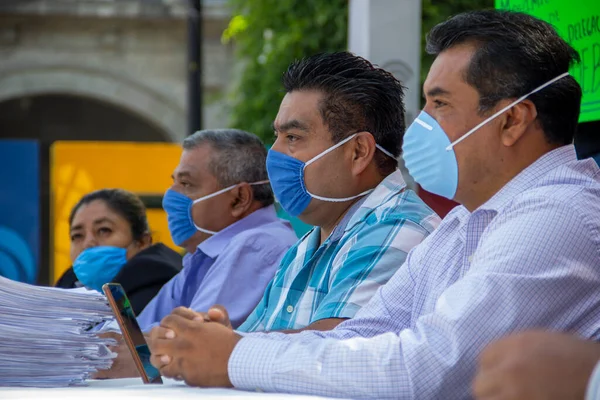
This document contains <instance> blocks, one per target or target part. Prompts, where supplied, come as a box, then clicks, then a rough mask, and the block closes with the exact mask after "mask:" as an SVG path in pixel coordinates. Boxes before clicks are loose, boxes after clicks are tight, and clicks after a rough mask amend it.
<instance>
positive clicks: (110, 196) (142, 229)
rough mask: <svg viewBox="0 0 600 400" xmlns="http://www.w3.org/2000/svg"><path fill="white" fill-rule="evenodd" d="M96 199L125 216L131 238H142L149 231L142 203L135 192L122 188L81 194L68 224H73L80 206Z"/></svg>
mask: <svg viewBox="0 0 600 400" xmlns="http://www.w3.org/2000/svg"><path fill="white" fill-rule="evenodd" d="M96 200H102V201H104V202H105V203H106V205H107V206H108V208H110V209H111V210H112V211H114V212H115V213H117V214H119V215H120V216H122V217H123V218H125V220H126V221H127V222H128V223H129V227H130V228H131V235H132V236H133V240H142V238H143V237H144V235H146V234H148V233H149V232H150V227H149V225H148V218H147V217H146V207H145V206H144V203H142V200H140V198H139V197H137V196H136V195H135V194H133V193H131V192H128V191H127V190H123V189H102V190H97V191H95V192H91V193H88V194H86V195H85V196H83V197H82V198H81V200H79V202H77V204H75V207H73V209H72V210H71V214H70V215H69V226H70V225H72V224H73V218H74V217H75V213H76V212H77V210H79V208H81V206H83V205H87V204H90V203H91V202H93V201H96Z"/></svg>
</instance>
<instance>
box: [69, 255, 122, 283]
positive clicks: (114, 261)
mask: <svg viewBox="0 0 600 400" xmlns="http://www.w3.org/2000/svg"><path fill="white" fill-rule="evenodd" d="M126 262H127V249H123V248H121V247H114V246H97V247H90V248H87V249H85V250H83V251H82V252H81V253H80V254H79V255H78V256H77V258H76V259H75V262H74V263H73V271H74V272H75V275H77V279H78V280H79V282H81V283H82V284H83V285H84V286H85V287H88V288H90V289H94V290H97V291H98V292H100V293H102V285H104V284H105V283H110V282H111V281H112V280H113V279H114V278H115V276H117V274H118V273H119V271H121V268H123V266H124V265H125V263H126Z"/></svg>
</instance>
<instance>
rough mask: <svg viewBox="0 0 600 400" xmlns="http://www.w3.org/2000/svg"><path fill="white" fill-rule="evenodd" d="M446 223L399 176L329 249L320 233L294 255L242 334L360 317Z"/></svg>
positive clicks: (346, 222)
mask: <svg viewBox="0 0 600 400" xmlns="http://www.w3.org/2000/svg"><path fill="white" fill-rule="evenodd" d="M439 222H440V219H439V217H438V216H437V215H436V214H435V213H434V212H433V211H432V210H431V209H430V208H429V207H427V206H426V205H425V203H423V201H422V200H420V199H419V197H418V196H417V195H416V194H415V193H414V192H413V191H411V190H409V189H407V188H406V184H405V183H404V180H403V179H402V174H401V173H400V171H396V172H394V173H393V174H391V175H389V176H388V177H387V178H386V179H384V180H383V181H382V182H381V183H380V184H379V185H378V186H377V187H376V188H375V190H374V191H373V192H372V193H371V194H370V195H369V196H368V197H366V198H363V199H362V200H361V201H359V202H357V203H356V204H354V206H353V207H352V208H351V209H350V210H349V212H348V213H346V215H345V216H344V218H343V219H342V221H341V222H340V223H339V224H338V225H337V226H336V228H335V229H334V230H333V232H332V233H331V235H330V236H329V237H328V238H327V239H326V240H325V241H324V242H323V244H321V245H319V243H320V241H321V240H320V236H321V231H320V229H319V228H318V227H316V228H314V229H313V230H312V231H310V232H309V233H307V234H306V235H305V236H304V237H303V238H302V239H301V240H300V241H299V242H298V243H297V244H296V245H294V246H293V247H292V248H291V249H290V250H289V251H288V252H287V254H286V255H285V256H284V258H283V260H282V262H281V265H280V267H279V269H278V270H277V272H276V274H275V277H274V278H273V280H272V281H271V283H270V284H269V286H268V287H267V289H266V291H265V295H264V296H263V298H262V300H261V302H260V303H259V304H258V306H257V307H256V308H255V310H254V311H253V312H252V314H250V316H249V317H248V319H247V320H246V322H245V323H244V324H242V325H241V326H240V327H239V328H238V330H240V331H242V332H256V331H271V330H283V329H299V328H304V327H306V326H308V325H310V324H311V323H313V322H315V321H318V320H321V319H325V318H352V317H353V316H354V315H355V314H356V312H357V311H358V310H359V309H360V308H361V307H362V306H363V305H365V304H366V303H367V302H368V301H369V300H370V299H371V297H372V296H373V295H374V294H375V292H376V291H377V289H378V288H379V287H380V286H382V285H383V284H385V283H386V282H387V281H388V280H389V279H390V278H391V277H392V275H393V274H394V272H396V270H397V269H398V267H400V265H402V263H403V262H404V260H405V258H406V255H407V253H408V252H409V251H410V249H412V248H413V247H414V246H416V245H417V244H419V243H420V242H421V241H422V240H423V239H425V237H427V235H429V234H430V233H431V232H432V231H433V230H434V229H435V228H436V227H437V225H438V224H439Z"/></svg>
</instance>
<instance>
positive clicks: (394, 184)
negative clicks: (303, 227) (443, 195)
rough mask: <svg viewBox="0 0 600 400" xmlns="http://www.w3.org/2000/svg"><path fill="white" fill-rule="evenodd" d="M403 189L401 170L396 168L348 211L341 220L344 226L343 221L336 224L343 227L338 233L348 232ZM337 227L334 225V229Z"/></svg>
mask: <svg viewBox="0 0 600 400" xmlns="http://www.w3.org/2000/svg"><path fill="white" fill-rule="evenodd" d="M404 189H406V182H404V178H403V177H402V172H401V171H400V170H396V171H395V172H393V173H391V174H389V175H388V176H387V177H386V178H385V179H384V180H383V181H381V182H380V183H379V185H377V186H376V187H375V189H374V190H373V191H372V192H371V193H370V194H369V195H368V196H367V197H366V198H364V199H363V200H362V201H361V202H359V203H357V204H356V205H355V206H354V207H352V208H351V209H350V210H349V211H348V213H347V214H346V216H344V218H343V220H342V221H343V222H344V221H345V222H346V224H345V226H344V224H343V223H340V224H339V225H338V227H339V228H340V230H341V229H343V231H341V232H340V233H343V232H348V231H349V230H350V229H352V228H354V227H355V226H356V224H358V223H360V222H363V221H364V220H365V219H366V218H367V217H368V216H369V215H370V214H371V212H373V210H376V209H377V208H378V207H379V206H381V205H382V204H385V203H386V202H387V201H389V200H390V199H391V198H392V197H394V196H396V195H398V194H399V193H400V192H402V191H403V190H404ZM338 227H336V230H337V228H338ZM332 236H333V235H332Z"/></svg>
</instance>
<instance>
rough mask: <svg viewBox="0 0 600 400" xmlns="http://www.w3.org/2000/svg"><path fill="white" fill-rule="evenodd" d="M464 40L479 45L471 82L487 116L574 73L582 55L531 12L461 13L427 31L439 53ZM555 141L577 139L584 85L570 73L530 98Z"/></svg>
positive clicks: (467, 75) (431, 46) (429, 49)
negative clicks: (500, 103)
mask: <svg viewBox="0 0 600 400" xmlns="http://www.w3.org/2000/svg"><path fill="white" fill-rule="evenodd" d="M461 44H473V45H475V46H476V50H475V53H474V55H473V57H472V59H471V63H470V65H469V67H468V70H467V71H466V73H465V79H466V82H467V83H469V84H470V85H471V86H473V87H474V88H475V89H476V90H477V91H478V92H479V97H480V100H479V111H480V113H482V114H484V113H486V112H488V111H489V110H490V109H491V108H493V107H494V106H495V105H496V104H497V103H498V101H500V100H502V99H517V98H519V97H521V96H523V95H525V94H527V93H528V92H530V91H532V90H533V89H535V88H536V87H538V86H541V85H543V84H544V83H545V82H547V81H549V80H551V79H552V78H555V77H557V76H559V75H560V74H562V73H565V72H567V71H568V69H569V67H570V66H571V65H573V64H574V63H578V62H579V61H580V59H579V54H578V53H577V51H575V49H573V48H572V47H571V46H570V45H569V44H568V43H567V42H566V41H565V40H564V39H562V38H561V37H560V36H559V35H558V33H557V32H556V30H555V29H554V28H553V27H552V25H550V24H549V23H547V22H544V21H542V20H540V19H537V18H535V17H532V16H530V15H527V14H523V13H517V12H511V11H499V10H487V11H473V12H467V13H464V14H459V15H456V16H454V17H452V18H450V19H448V20H447V21H445V22H442V23H441V24H438V25H437V26H435V27H434V28H433V29H432V30H431V31H430V32H429V34H428V35H427V47H426V50H427V52H428V53H429V54H434V55H438V54H440V53H442V52H443V51H445V50H448V49H450V48H452V47H454V46H457V45H461ZM529 100H531V101H532V102H533V103H534V104H535V106H536V109H537V113H538V115H537V120H538V121H539V123H540V125H541V128H542V129H543V131H544V134H545V136H546V139H547V141H548V143H550V144H557V145H565V144H569V143H572V142H573V137H574V136H575V132H576V130H577V122H578V118H579V109H580V107H581V87H580V86H579V84H578V83H577V82H576V81H575V79H573V77H571V76H568V77H565V78H562V79H560V80H558V81H556V82H555V83H553V84H551V85H550V86H547V87H546V88H544V89H543V90H541V91H539V92H537V93H535V94H533V95H531V96H529Z"/></svg>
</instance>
